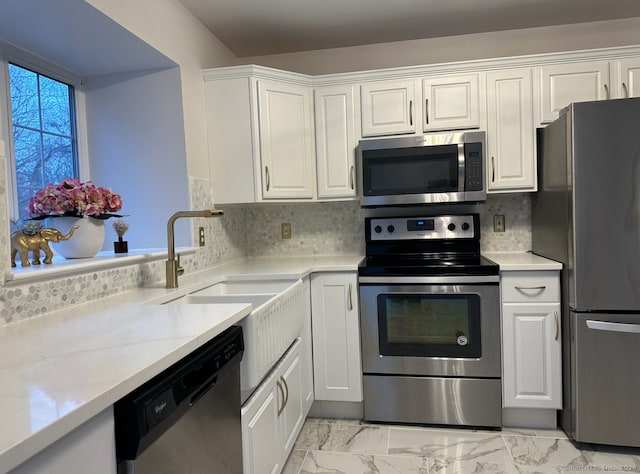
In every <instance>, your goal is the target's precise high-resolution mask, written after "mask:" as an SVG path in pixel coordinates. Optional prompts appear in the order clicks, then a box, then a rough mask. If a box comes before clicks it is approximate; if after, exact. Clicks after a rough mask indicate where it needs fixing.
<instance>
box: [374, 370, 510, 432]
mask: <svg viewBox="0 0 640 474" xmlns="http://www.w3.org/2000/svg"><path fill="white" fill-rule="evenodd" d="M363 382H364V385H363V388H364V393H365V396H366V403H365V419H366V418H367V413H370V414H371V415H372V416H375V418H374V419H375V420H376V421H381V422H390V423H392V422H398V421H402V422H406V423H424V424H435V425H466V426H489V427H498V426H500V424H499V420H501V419H502V406H501V404H500V403H499V401H500V400H501V397H502V385H501V383H500V379H480V378H478V379H474V378H448V377H405V376H397V377H394V378H393V383H389V378H388V377H386V376H380V375H367V376H365V378H364V381H363ZM496 400H497V401H498V403H496Z"/></svg>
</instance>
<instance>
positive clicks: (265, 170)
mask: <svg viewBox="0 0 640 474" xmlns="http://www.w3.org/2000/svg"><path fill="white" fill-rule="evenodd" d="M264 172H265V174H266V175H267V191H269V188H270V187H271V179H270V178H269V167H268V166H265V167H264Z"/></svg>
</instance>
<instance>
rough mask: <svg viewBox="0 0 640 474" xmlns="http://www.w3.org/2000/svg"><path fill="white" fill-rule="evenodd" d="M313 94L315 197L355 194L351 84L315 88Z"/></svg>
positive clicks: (353, 99)
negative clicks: (316, 181)
mask: <svg viewBox="0 0 640 474" xmlns="http://www.w3.org/2000/svg"><path fill="white" fill-rule="evenodd" d="M314 94H315V116H316V122H315V125H316V164H317V176H318V198H319V199H324V198H327V199H329V198H341V197H353V196H355V195H356V184H355V179H356V177H355V171H356V170H355V165H356V155H355V148H356V145H357V130H356V118H357V115H356V95H355V94H354V86H352V85H346V86H326V87H317V88H316V89H315V91H314Z"/></svg>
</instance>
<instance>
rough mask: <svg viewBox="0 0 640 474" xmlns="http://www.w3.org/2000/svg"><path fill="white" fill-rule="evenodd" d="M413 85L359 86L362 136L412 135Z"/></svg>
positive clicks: (386, 82) (385, 83) (383, 84)
mask: <svg viewBox="0 0 640 474" xmlns="http://www.w3.org/2000/svg"><path fill="white" fill-rule="evenodd" d="M415 93H416V89H415V81H413V80H397V81H381V82H371V83H367V84H363V85H362V86H360V94H361V103H362V106H361V109H362V136H363V137H375V136H379V135H398V134H402V133H415V131H416V125H415V124H416V120H415V117H414V114H415V112H416V110H415V106H416V100H415Z"/></svg>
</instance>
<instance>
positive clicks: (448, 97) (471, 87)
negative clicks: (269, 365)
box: [422, 74, 480, 132]
mask: <svg viewBox="0 0 640 474" xmlns="http://www.w3.org/2000/svg"><path fill="white" fill-rule="evenodd" d="M422 95H423V107H424V109H423V124H422V127H423V130H424V131H425V132H430V131H434V130H456V129H461V128H478V127H479V126H480V75H479V74H463V75H455V76H436V77H432V78H426V79H423V80H422Z"/></svg>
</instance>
